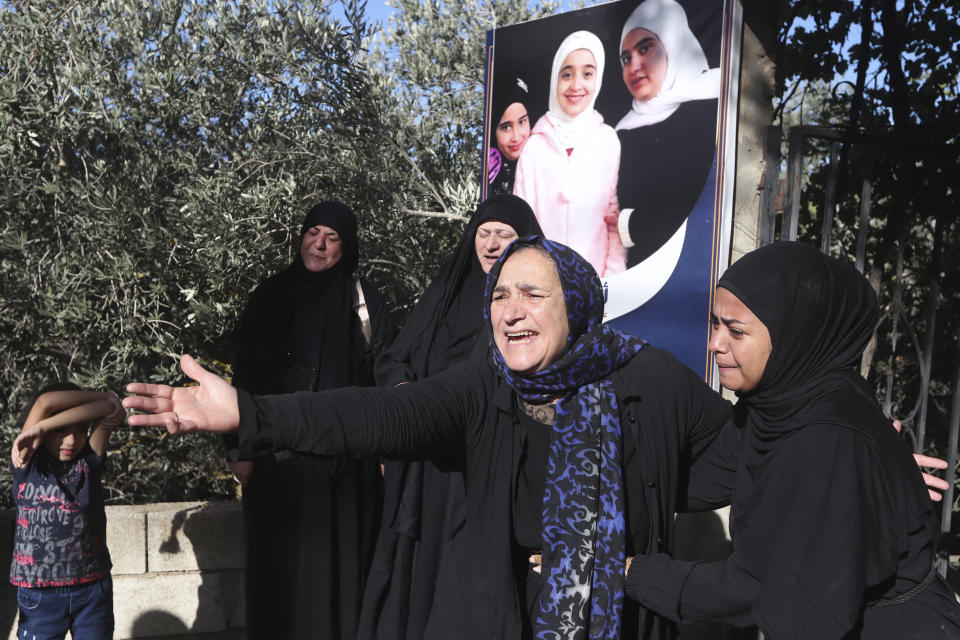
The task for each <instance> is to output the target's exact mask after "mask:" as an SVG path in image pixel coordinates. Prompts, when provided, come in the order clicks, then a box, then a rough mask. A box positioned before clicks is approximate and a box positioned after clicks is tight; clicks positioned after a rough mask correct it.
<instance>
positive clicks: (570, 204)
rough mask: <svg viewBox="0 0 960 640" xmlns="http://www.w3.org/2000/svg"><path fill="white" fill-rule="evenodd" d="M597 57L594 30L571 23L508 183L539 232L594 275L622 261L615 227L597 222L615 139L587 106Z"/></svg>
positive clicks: (609, 185) (609, 183)
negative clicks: (545, 99)
mask: <svg viewBox="0 0 960 640" xmlns="http://www.w3.org/2000/svg"><path fill="white" fill-rule="evenodd" d="M603 65H604V54H603V44H602V43H601V42H600V39H599V38H597V36H595V35H594V34H592V33H590V32H589V31H576V32H574V33H571V34H570V35H569V36H567V37H566V38H565V39H564V40H563V42H562V43H561V44H560V48H559V49H558V50H557V53H556V55H555V56H554V58H553V68H552V70H551V76H550V99H549V111H547V113H546V115H544V116H543V117H541V118H540V119H539V120H537V124H536V125H535V126H534V127H533V131H532V132H531V134H530V138H529V139H528V140H527V142H526V144H525V145H524V147H523V151H522V152H521V154H520V160H519V161H518V164H517V175H516V181H515V183H514V193H515V194H517V195H518V196H520V197H521V198H523V199H524V200H526V201H527V202H528V203H529V204H530V206H531V208H532V209H533V211H534V213H535V214H536V216H537V221H538V222H539V223H540V226H541V227H542V228H543V232H544V235H546V237H547V238H550V239H551V240H554V241H556V242H561V243H563V244H567V245H569V246H570V247H571V248H573V249H574V250H576V251H577V252H578V253H579V254H580V255H582V256H583V257H584V258H586V259H587V261H588V262H589V263H590V264H591V265H592V266H593V268H594V269H595V270H596V271H597V273H598V274H599V275H600V276H601V277H603V276H607V275H611V274H614V273H619V272H621V271H623V270H624V269H625V268H626V252H625V250H624V248H623V245H622V243H621V242H620V237H619V234H618V233H617V232H616V230H615V229H611V228H609V227H608V226H607V224H606V223H605V222H604V214H605V213H606V212H607V210H608V208H609V203H610V202H611V200H612V199H613V197H614V195H615V194H616V189H617V170H618V165H619V162H620V143H619V141H618V140H617V135H616V133H615V132H614V130H613V129H612V128H611V127H610V126H608V125H606V124H604V123H603V116H601V115H600V114H599V113H598V112H597V111H596V110H595V109H594V108H593V105H594V103H595V102H596V99H597V94H598V93H599V91H600V80H601V78H602V77H603Z"/></svg>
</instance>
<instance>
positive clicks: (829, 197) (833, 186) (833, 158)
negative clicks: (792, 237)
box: [820, 142, 840, 255]
mask: <svg viewBox="0 0 960 640" xmlns="http://www.w3.org/2000/svg"><path fill="white" fill-rule="evenodd" d="M839 178H840V143H839V142H834V143H832V144H831V145H830V176H829V178H827V188H826V195H825V196H824V202H823V226H822V228H821V230H820V251H821V252H823V253H825V254H827V255H830V237H831V236H832V235H833V215H834V213H835V212H836V208H837V180H839Z"/></svg>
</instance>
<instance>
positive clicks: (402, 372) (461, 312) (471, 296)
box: [376, 194, 542, 387]
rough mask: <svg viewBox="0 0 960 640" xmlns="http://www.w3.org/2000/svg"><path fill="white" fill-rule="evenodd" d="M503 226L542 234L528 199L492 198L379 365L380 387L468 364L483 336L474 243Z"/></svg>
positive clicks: (481, 280)
mask: <svg viewBox="0 0 960 640" xmlns="http://www.w3.org/2000/svg"><path fill="white" fill-rule="evenodd" d="M491 220H497V221H499V222H504V223H506V224H508V225H510V226H511V227H513V230H514V231H516V232H517V235H518V236H520V237H523V236H528V235H534V234H539V233H542V232H541V231H540V225H539V224H538V223H537V219H536V216H534V214H533V210H532V209H531V208H530V205H528V204H527V203H526V202H525V201H524V200H523V199H521V198H518V197H517V196H514V195H510V194H504V195H495V196H491V197H490V198H487V199H486V200H485V201H484V202H483V203H482V204H481V205H480V206H479V208H477V211H476V213H474V215H473V217H472V218H471V219H470V222H469V223H468V224H467V228H466V229H464V232H463V236H462V237H461V238H460V242H459V243H457V247H456V249H455V250H454V252H453V255H452V256H450V259H449V260H447V263H446V264H445V265H444V266H443V268H442V269H440V272H439V273H438V274H437V276H436V277H435V278H434V279H433V282H431V283H430V286H429V287H427V290H426V291H425V292H424V293H423V296H422V297H421V298H420V300H419V301H418V302H417V305H416V306H415V307H414V309H413V312H412V313H411V314H410V317H409V318H408V319H407V322H406V324H405V325H404V327H403V330H402V331H401V332H400V335H399V336H397V339H396V340H394V342H393V344H392V345H391V347H390V348H389V349H387V350H386V351H385V352H384V353H383V354H382V355H381V356H380V358H379V359H378V360H377V368H376V375H377V384H379V385H381V386H391V387H392V386H394V385H395V384H397V383H399V382H404V381H408V382H409V381H413V380H418V379H420V378H424V377H426V376H429V375H432V374H434V373H438V372H440V371H443V370H444V369H446V368H448V367H449V366H451V365H453V364H456V363H458V362H464V361H466V360H467V359H468V358H469V356H470V353H471V352H472V351H473V348H474V345H475V344H476V342H477V338H478V337H479V336H480V335H481V333H482V332H483V326H484V323H483V313H482V309H481V298H482V296H483V283H484V273H483V268H482V267H481V266H480V261H479V260H478V259H477V253H476V249H475V245H474V241H475V238H476V235H477V228H478V227H479V226H480V225H481V224H483V223H484V222H489V221H491Z"/></svg>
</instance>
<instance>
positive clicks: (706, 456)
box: [677, 420, 740, 511]
mask: <svg viewBox="0 0 960 640" xmlns="http://www.w3.org/2000/svg"><path fill="white" fill-rule="evenodd" d="M739 448H740V429H738V428H737V426H736V425H735V424H734V422H733V420H728V421H727V423H726V424H725V425H724V427H723V429H722V430H721V431H720V434H719V435H718V436H717V437H716V439H715V440H714V441H713V442H711V443H710V446H709V447H708V448H707V450H706V451H705V452H704V453H703V455H701V456H699V457H698V458H697V459H696V460H694V462H693V464H692V465H691V466H690V473H689V476H688V478H687V484H686V490H685V492H684V493H685V496H684V497H685V500H684V501H683V502H681V504H678V505H677V510H678V511H709V510H711V509H718V508H720V507H725V506H727V505H729V504H730V500H731V498H732V497H733V487H734V484H735V483H736V479H737V460H738V451H739Z"/></svg>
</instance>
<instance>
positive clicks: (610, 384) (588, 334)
mask: <svg viewBox="0 0 960 640" xmlns="http://www.w3.org/2000/svg"><path fill="white" fill-rule="evenodd" d="M484 313H485V317H486V322H487V323H489V327H490V330H491V331H492V334H493V337H492V342H491V345H492V349H491V356H492V358H491V360H487V361H482V362H467V363H461V364H458V365H454V366H452V367H450V368H449V369H447V370H446V371H445V372H443V373H442V374H441V375H438V376H433V377H430V378H428V379H426V380H421V381H418V382H414V383H410V384H403V385H400V386H398V387H395V388H393V389H340V390H335V391H328V392H324V393H299V394H295V395H289V396H253V395H250V394H249V393H246V392H243V391H238V390H235V389H234V388H233V387H231V386H230V385H228V384H227V383H226V382H225V381H223V380H222V379H220V378H219V377H217V376H216V375H214V374H212V373H210V372H207V371H204V370H203V369H202V368H201V367H200V366H199V365H197V363H196V362H195V361H194V360H193V359H192V358H190V357H188V356H184V358H183V360H182V363H181V364H182V366H183V367H184V372H185V373H186V374H187V375H188V376H190V377H191V378H193V379H195V380H197V381H198V382H199V385H198V386H193V387H182V388H172V387H168V386H164V385H150V384H143V383H134V384H131V385H129V386H128V388H127V390H128V391H129V392H131V393H137V394H141V396H140V397H128V398H126V399H125V400H124V405H125V406H126V407H128V408H137V409H143V410H147V411H151V412H153V413H154V414H155V415H137V416H133V417H131V418H130V419H129V422H130V423H131V424H135V425H155V426H165V427H166V428H167V429H168V430H170V431H172V432H187V431H194V430H204V431H215V432H217V431H219V432H225V431H226V432H234V431H237V430H238V427H239V435H240V442H241V452H242V454H243V455H244V456H249V457H253V456H256V455H258V454H262V453H264V452H270V451H285V450H291V451H297V452H301V453H311V454H320V455H340V454H344V453H349V454H352V455H361V456H366V455H384V456H386V457H389V458H396V459H404V458H405V459H418V458H424V457H426V458H438V457H441V458H442V457H443V456H444V455H445V454H446V452H448V451H450V450H451V449H456V448H459V449H460V450H461V451H462V452H463V459H464V480H465V488H466V514H467V515H466V519H465V522H464V525H463V530H462V531H461V532H460V533H459V534H458V535H457V536H456V537H455V538H454V540H453V543H452V548H451V550H450V552H449V553H448V555H447V558H446V561H445V562H444V564H443V567H442V570H441V576H440V579H439V582H438V587H437V590H436V598H435V601H434V606H433V610H432V614H431V618H430V621H429V623H428V626H427V629H426V631H425V633H424V637H426V638H482V639H484V640H489V639H490V638H533V637H535V636H536V637H550V638H553V637H562V638H571V639H579V638H605V639H611V640H612V639H613V638H661V637H669V629H667V628H665V627H664V625H663V624H662V621H661V620H660V619H657V618H656V617H655V616H648V615H647V614H646V612H645V610H642V609H639V608H638V607H637V606H636V604H635V603H632V602H631V601H629V600H628V599H625V598H624V597H623V595H624V591H623V581H624V568H625V558H626V556H632V555H634V554H635V553H640V552H646V553H652V552H654V551H655V550H665V549H666V548H667V544H668V541H669V540H670V537H671V532H672V527H673V520H674V517H673V516H674V510H675V505H676V504H677V503H678V501H680V499H681V496H680V491H681V487H680V486H679V480H680V478H683V477H685V476H686V471H685V464H686V462H687V461H688V460H690V459H695V458H696V457H697V456H698V455H699V454H700V452H701V451H702V450H703V449H704V448H705V447H706V446H708V444H709V442H710V441H711V440H712V439H713V437H714V436H715V435H716V433H717V432H718V431H719V429H720V427H721V426H722V425H723V424H724V423H725V422H726V421H727V420H728V418H729V416H730V407H729V405H728V404H727V403H726V402H724V401H723V400H722V399H721V398H720V397H719V396H718V395H717V394H715V393H714V392H713V391H712V390H711V389H710V388H709V387H707V386H706V385H705V384H704V383H703V381H702V380H700V379H699V378H698V377H697V376H696V375H695V374H694V373H693V372H691V371H689V370H688V369H686V368H685V367H683V365H681V364H680V363H678V362H677V361H676V360H675V359H674V358H672V357H671V356H670V355H669V354H667V353H666V352H664V351H661V350H658V349H656V348H654V347H652V346H649V345H645V344H644V343H643V342H642V341H640V340H638V339H636V338H632V337H629V336H627V335H625V334H622V333H620V332H618V331H617V330H615V329H613V328H611V327H610V326H608V325H604V324H602V323H601V318H602V314H603V291H602V288H601V285H600V280H599V278H598V276H597V275H596V272H595V271H594V270H593V268H592V267H591V266H590V264H589V263H588V262H587V261H586V260H584V259H583V258H582V257H580V256H579V255H578V254H576V253H575V252H573V251H572V250H570V249H569V248H567V247H564V246H563V245H559V244H556V243H553V242H550V241H549V240H544V239H542V238H528V239H523V240H518V241H515V242H514V243H513V244H511V245H510V247H509V248H508V249H507V250H506V251H505V252H504V254H503V256H501V258H500V260H499V261H498V262H497V263H496V265H495V266H494V267H493V268H492V269H491V271H490V273H489V275H488V277H487V283H486V288H485V298H484ZM540 558H542V564H540V563H538V562H537V560H538V559H540ZM541 566H542V572H541V573H538V572H537V569H538V568H539V567H541Z"/></svg>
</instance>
